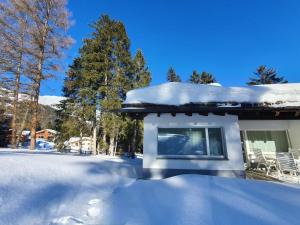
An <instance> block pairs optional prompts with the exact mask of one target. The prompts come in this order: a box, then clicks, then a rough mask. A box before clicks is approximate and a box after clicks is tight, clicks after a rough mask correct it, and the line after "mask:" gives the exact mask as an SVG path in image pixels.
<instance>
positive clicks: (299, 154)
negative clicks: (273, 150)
mask: <svg viewBox="0 0 300 225" xmlns="http://www.w3.org/2000/svg"><path fill="white" fill-rule="evenodd" d="M289 152H290V153H292V154H293V157H294V159H295V160H300V149H295V148H289Z"/></svg>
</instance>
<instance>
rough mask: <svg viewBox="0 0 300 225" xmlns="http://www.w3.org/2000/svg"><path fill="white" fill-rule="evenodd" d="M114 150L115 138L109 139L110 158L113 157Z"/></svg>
mask: <svg viewBox="0 0 300 225" xmlns="http://www.w3.org/2000/svg"><path fill="white" fill-rule="evenodd" d="M114 149H115V136H113V137H110V138H109V148H108V152H109V155H110V156H113V153H114Z"/></svg>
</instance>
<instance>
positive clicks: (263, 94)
mask: <svg viewBox="0 0 300 225" xmlns="http://www.w3.org/2000/svg"><path fill="white" fill-rule="evenodd" d="M209 102H219V103H222V102H235V103H262V104H267V105H270V106H273V107H284V106H300V83H288V84H269V85H256V86H248V87H223V86H217V85H206V84H189V83H177V82H169V83H164V84H161V85H156V86H151V87H146V88H140V89H135V90H132V91H129V92H128V93H127V96H126V101H125V102H124V104H136V103H150V104H161V105H176V106H179V105H184V104H189V103H195V104H196V103H209Z"/></svg>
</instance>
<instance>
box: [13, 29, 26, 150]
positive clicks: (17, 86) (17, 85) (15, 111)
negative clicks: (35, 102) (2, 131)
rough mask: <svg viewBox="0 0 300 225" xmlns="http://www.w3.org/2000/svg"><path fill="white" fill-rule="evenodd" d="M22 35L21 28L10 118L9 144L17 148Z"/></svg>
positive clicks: (23, 33)
mask: <svg viewBox="0 0 300 225" xmlns="http://www.w3.org/2000/svg"><path fill="white" fill-rule="evenodd" d="M24 35H25V31H24V30H23V32H22V35H21V46H20V55H19V58H18V60H19V61H18V66H17V71H16V74H15V79H16V80H15V91H14V101H13V118H12V123H11V127H12V136H11V146H12V148H17V144H18V140H19V139H20V137H18V140H17V117H18V113H19V110H18V108H19V107H18V102H19V91H20V76H21V69H22V61H23V50H24V49H23V48H24Z"/></svg>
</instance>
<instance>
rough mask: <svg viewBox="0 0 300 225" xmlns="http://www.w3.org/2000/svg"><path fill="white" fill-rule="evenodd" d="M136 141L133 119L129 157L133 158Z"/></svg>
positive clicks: (135, 124) (135, 127) (135, 126)
mask: <svg viewBox="0 0 300 225" xmlns="http://www.w3.org/2000/svg"><path fill="white" fill-rule="evenodd" d="M136 139H137V120H136V119H135V120H134V121H133V135H132V144H131V149H130V156H131V157H133V156H134V153H135V151H136V148H137V146H136V142H137V141H136Z"/></svg>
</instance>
